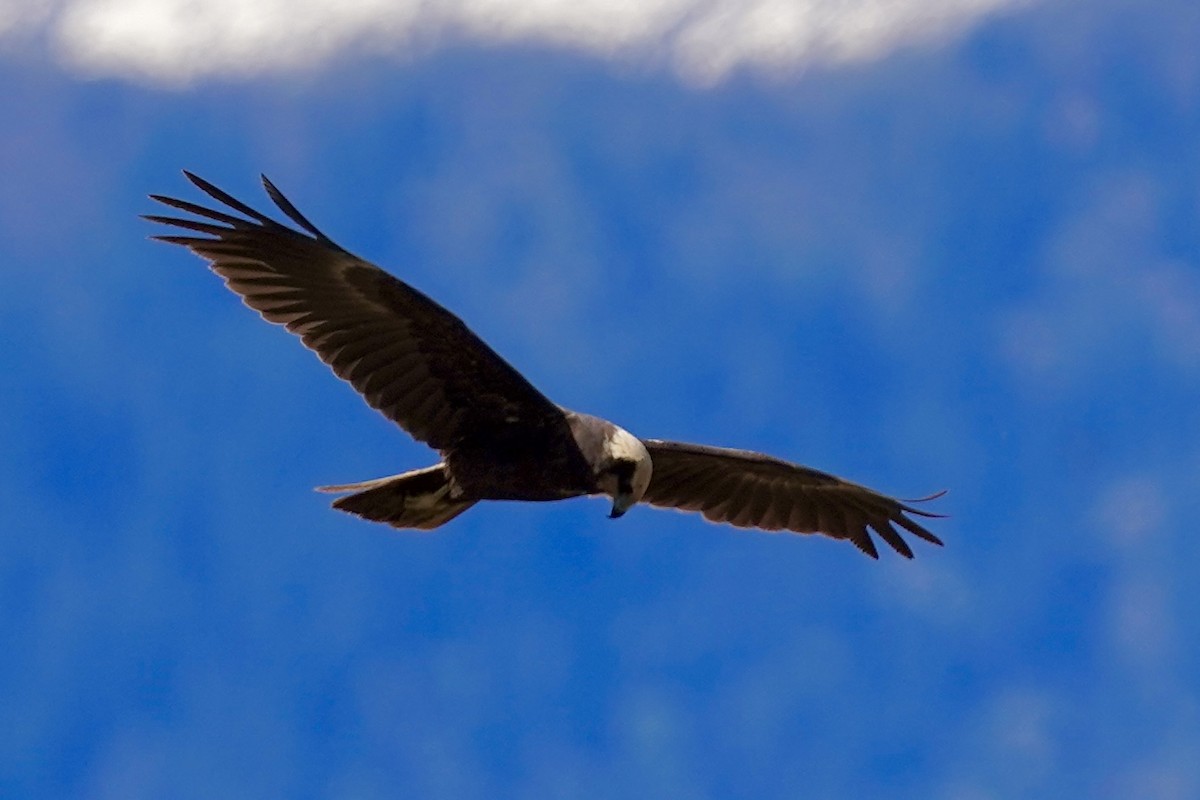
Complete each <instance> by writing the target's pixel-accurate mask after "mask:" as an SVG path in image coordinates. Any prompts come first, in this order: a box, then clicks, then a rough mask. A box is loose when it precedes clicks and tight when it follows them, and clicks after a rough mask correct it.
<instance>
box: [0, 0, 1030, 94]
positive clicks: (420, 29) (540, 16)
mask: <svg viewBox="0 0 1200 800" xmlns="http://www.w3.org/2000/svg"><path fill="white" fill-rule="evenodd" d="M1025 2H1027V0H641V1H640V2H638V1H636V0H342V1H341V2H338V3H330V2H327V0H254V1H253V2H244V0H206V2H199V0H60V2H57V3H55V2H52V0H7V1H6V2H5V3H4V4H3V6H0V37H2V36H4V35H5V34H6V33H10V32H12V31H15V30H18V29H21V28H25V29H28V28H30V27H35V28H37V29H40V30H44V31H45V32H46V34H47V37H46V38H47V39H48V40H49V41H51V42H53V43H54V45H55V47H56V49H57V52H58V54H59V56H60V57H61V58H62V59H63V60H64V61H65V62H66V63H68V64H70V65H71V66H72V67H73V68H75V69H77V70H79V71H81V72H83V73H86V74H89V75H103V76H123V77H130V78H135V79H138V80H143V81H148V82H155V83H184V82H187V81H191V80H195V79H199V78H204V77H207V76H216V75H223V76H240V75H250V74H256V73H262V72H279V71H291V70H296V69H300V68H311V67H312V66H314V65H320V64H322V63H324V62H326V61H327V60H328V59H330V58H332V57H335V56H338V55H353V54H355V53H360V52H372V53H380V52H387V53H404V52H411V51H413V50H423V49H426V48H428V47H430V46H432V45H435V44H436V43H438V42H439V41H446V40H451V39H463V38H465V39H468V40H471V41H478V42H483V43H511V42H531V43H545V44H551V45H556V46H563V47H569V48H575V49H579V50H583V51H585V52H589V53H593V54H596V55H599V56H602V57H609V58H614V59H632V60H636V61H649V62H652V63H653V62H666V63H670V64H672V65H673V66H674V67H675V68H677V69H678V70H679V72H680V73H681V74H682V75H684V76H685V77H687V78H689V79H692V80H696V81H701V82H708V81H713V80H717V79H720V78H721V77H723V76H724V75H726V74H728V73H729V72H730V71H731V70H733V69H736V68H738V67H741V66H746V65H749V66H754V67H758V68H766V69H795V68H799V67H802V66H804V65H805V64H809V63H815V62H825V63H839V62H846V61H856V60H866V59H870V58H874V57H877V56H880V55H883V54H885V53H887V52H889V51H890V50H892V49H894V48H895V47H897V46H901V45H903V44H906V43H909V42H919V41H928V40H932V39H937V38H940V37H944V36H947V35H950V34H953V33H955V32H957V31H960V30H962V29H963V28H965V27H967V26H968V25H970V24H972V23H974V22H976V21H978V20H979V19H981V18H982V17H983V16H985V15H986V14H988V13H990V12H993V11H996V10H998V9H1002V8H1009V7H1014V6H1017V5H1020V4H1023V3H1025Z"/></svg>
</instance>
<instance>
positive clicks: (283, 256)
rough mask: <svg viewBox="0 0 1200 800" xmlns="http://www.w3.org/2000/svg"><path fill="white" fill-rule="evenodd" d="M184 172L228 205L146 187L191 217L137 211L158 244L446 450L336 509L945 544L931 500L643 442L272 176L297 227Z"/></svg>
mask: <svg viewBox="0 0 1200 800" xmlns="http://www.w3.org/2000/svg"><path fill="white" fill-rule="evenodd" d="M184 174H185V175H186V176H187V177H188V179H189V180H191V182H192V183H193V184H195V185H196V186H197V187H198V188H199V189H200V190H202V191H203V192H204V193H205V194H207V195H208V196H209V197H210V198H212V199H213V200H215V201H217V202H218V203H220V204H221V205H222V206H224V208H223V209H220V210H218V209H216V208H209V207H206V206H203V205H198V204H196V203H192V202H188V201H187V200H179V199H176V198H172V197H165V196H162V195H151V198H152V199H154V200H156V201H158V202H160V203H163V204H165V205H167V206H171V207H172V208H174V209H177V210H179V211H182V212H185V213H186V214H189V215H191V216H189V217H179V216H162V215H157V214H151V215H146V217H145V218H146V219H148V220H150V221H152V222H156V223H162V224H165V225H170V226H174V227H175V228H181V229H183V230H184V231H187V232H188V233H187V234H186V235H179V234H172V235H158V236H155V237H153V238H155V239H159V240H161V241H164V242H170V243H173V244H178V245H182V246H184V247H186V248H188V249H190V250H192V251H193V252H194V253H196V254H197V255H199V256H200V257H202V258H204V259H206V260H207V261H208V262H209V266H210V267H211V268H212V270H213V271H214V272H216V273H217V274H218V275H219V276H221V278H223V279H224V281H225V284H226V285H227V286H228V287H229V288H230V289H232V290H233V291H234V292H236V293H237V294H238V295H240V296H241V297H242V300H243V301H244V302H245V304H246V305H248V306H249V307H250V308H252V309H254V310H255V311H257V312H258V313H259V314H261V315H262V317H263V318H264V319H266V320H267V321H268V322H273V323H276V324H279V325H283V326H285V327H286V328H287V329H288V330H289V331H291V332H292V333H294V334H296V335H297V336H299V337H300V338H301V340H303V342H304V344H305V345H306V346H307V347H308V348H310V349H311V350H313V351H315V352H316V354H317V355H318V356H319V357H320V358H321V360H322V361H324V362H325V363H326V364H328V365H329V366H330V367H331V368H332V369H333V371H334V372H335V373H336V374H337V375H338V377H340V378H342V379H344V380H346V381H348V382H349V383H350V384H351V385H352V386H353V387H354V388H355V389H356V390H357V391H358V392H359V394H361V395H362V396H363V398H364V399H366V401H367V403H368V404H369V405H371V406H372V407H373V408H375V409H378V410H379V411H380V412H382V413H383V414H384V416H386V417H388V418H389V419H391V420H392V421H393V422H395V423H397V424H398V425H399V426H400V427H401V428H403V429H404V430H406V431H408V433H409V434H410V435H411V436H412V437H413V438H414V439H416V440H417V441H420V442H424V443H426V444H428V445H429V446H430V447H431V448H433V449H435V450H437V451H438V452H439V453H440V454H441V461H439V462H438V463H437V464H434V465H433V466H430V467H425V468H423V469H416V470H412V471H410V472H405V473H403V474H400V475H393V476H390V477H385V478H378V479H376V480H370V481H364V482H362V483H350V484H345V485H342V486H326V487H320V490H321V491H328V492H334V493H341V494H342V495H343V496H342V497H339V498H338V499H337V500H335V501H334V503H333V506H334V508H337V509H340V510H342V511H347V512H349V513H351V514H356V515H358V516H360V517H363V518H365V519H368V520H373V521H376V522H384V523H387V524H388V525H391V526H393V527H396V528H419V529H422V530H429V529H432V528H437V527H438V526H440V525H443V524H445V523H447V522H449V521H450V520H452V519H454V518H455V517H457V516H458V515H459V514H461V513H463V512H464V511H466V510H467V509H469V508H470V507H471V506H473V505H475V504H476V503H477V502H479V501H481V500H526V501H544V500H562V499H565V498H570V497H580V496H586V495H608V496H609V497H611V498H612V511H611V513H610V515H609V516H611V517H613V518H616V517H620V516H621V515H623V514H624V513H625V512H626V511H628V510H629V508H630V507H631V506H632V505H634V504H635V503H637V502H639V501H640V502H645V503H649V504H650V505H653V506H660V507H663V508H675V509H681V510H684V511H699V512H700V513H702V514H703V515H704V516H705V517H706V518H707V519H709V520H711V521H713V522H718V523H729V524H731V525H735V526H737V527H742V528H759V529H762V530H767V531H781V530H783V531H792V532H795V533H822V534H825V535H827V536H831V537H833V538H835V539H848V540H849V541H851V542H853V543H854V544H855V545H856V546H857V547H858V548H859V549H860V550H862V551H863V552H864V553H866V554H867V555H869V556H871V557H872V558H878V557H879V555H878V552H877V551H876V548H875V544H874V542H873V540H872V538H871V536H870V533H869V532H868V531H874V532H875V534H876V535H878V536H879V537H880V538H881V539H883V541H885V542H887V543H888V544H889V545H890V546H891V547H892V548H893V549H894V550H895V551H896V552H898V553H900V554H901V555H902V556H905V557H907V558H912V555H913V553H912V549H911V548H910V547H909V546H908V543H907V542H906V541H905V540H904V539H903V538H901V536H900V534H899V532H898V531H897V530H896V526H898V527H900V528H903V529H904V530H906V531H908V532H909V533H911V534H913V535H915V536H917V537H919V538H921V539H924V540H925V541H927V542H931V543H933V544H937V545H940V544H941V541H940V540H939V539H938V538H937V537H936V536H934V535H933V534H932V533H930V532H929V531H928V530H926V529H925V528H924V527H922V526H921V525H920V524H918V523H917V522H915V521H914V520H913V519H912V518H911V516H910V515H917V516H921V517H937V516H940V515H938V514H932V513H930V512H928V511H923V510H919V509H917V508H915V507H913V505H911V503H917V502H924V501H925V500H930V499H933V498H934V497H937V496H938V495H933V496H931V497H927V498H923V499H922V500H914V501H908V502H902V501H899V500H896V499H894V498H891V497H887V496H885V495H882V494H879V493H878V492H875V491H873V490H871V489H868V488H867V487H865V486H860V485H858V484H854V483H850V482H849V481H845V480H842V479H841V478H837V477H835V476H833V475H829V474H826V473H824V472H818V471H817V470H814V469H810V468H808V467H802V466H799V465H797V464H791V463H788V462H787V461H782V460H780V459H777V458H772V457H771V456H767V455H763V454H761V453H754V452H749V451H746V450H730V449H725V448H720V447H709V446H706V445H698V444H685V443H683V442H668V441H662V440H659V439H639V438H638V437H636V436H634V435H633V434H631V433H629V432H628V431H626V430H624V429H622V428H620V427H618V426H616V425H614V424H612V423H611V422H608V421H606V420H603V419H599V418H597V417H593V416H589V415H587V414H580V413H577V412H574V411H570V410H568V409H565V408H563V407H561V406H558V405H556V404H555V403H553V402H551V401H550V400H549V399H547V398H546V397H545V396H544V395H543V394H542V393H541V392H539V391H538V390H537V389H536V388H534V386H533V385H532V384H531V383H530V382H529V381H528V380H526V379H525V378H524V377H523V376H522V375H521V374H520V373H519V372H517V371H516V370H515V369H514V368H513V367H511V366H510V365H509V364H508V362H506V361H505V360H504V359H503V358H501V357H500V356H499V355H497V354H496V352H495V351H494V350H492V349H491V348H490V347H489V346H488V345H487V344H485V343H484V342H483V340H482V339H480V338H479V337H478V336H476V335H475V334H474V333H472V332H471V330H470V329H468V328H467V326H466V325H465V324H463V322H462V320H460V319H459V318H458V317H456V316H455V315H454V314H452V313H451V312H450V311H447V310H446V309H445V308H443V307H442V306H440V305H438V304H437V303H436V302H434V301H433V300H432V299H430V298H429V297H427V296H425V295H424V294H422V293H421V292H419V291H417V290H416V289H414V288H413V287H411V286H409V285H408V284H407V283H405V282H403V281H401V280H399V279H397V278H395V277H393V276H392V275H390V274H388V273H387V272H384V271H383V270H382V269H380V268H379V267H377V266H375V265H374V264H371V263H369V262H367V261H364V260H363V259H361V258H359V257H357V256H355V255H353V254H351V253H350V252H348V251H346V250H344V249H342V248H341V247H340V246H338V245H337V244H335V243H334V242H333V241H332V240H331V239H330V238H329V237H328V236H326V235H325V234H323V233H321V231H319V230H318V229H317V228H316V226H314V225H313V224H312V223H311V222H309V221H308V220H307V219H306V218H305V217H304V215H302V214H301V213H300V212H299V211H297V210H296V207H295V206H294V205H292V203H291V202H290V201H289V200H288V199H287V198H285V197H284V196H283V194H282V193H280V191H279V190H278V189H276V188H275V186H274V185H273V184H272V183H271V182H270V181H269V180H267V178H266V176H263V177H262V182H263V186H264V188H265V189H266V192H267V195H268V196H269V197H270V198H271V200H273V201H274V202H275V205H276V206H278V207H279V209H280V210H281V211H282V212H283V213H284V214H285V215H286V216H287V217H288V218H290V219H291V221H292V222H293V223H294V224H295V226H296V227H290V226H287V225H283V224H280V223H279V222H277V221H275V220H274V219H272V218H270V217H268V216H266V215H264V214H262V213H259V212H258V211H255V210H254V209H253V208H250V207H249V206H247V205H246V204H244V203H242V202H240V201H239V200H236V199H234V198H233V197H231V196H230V195H228V194H226V193H225V192H223V191H221V190H220V189H218V188H217V187H216V186H214V185H212V184H211V183H209V182H208V181H205V180H204V179H202V178H199V177H197V176H195V175H193V174H192V173H190V172H186V171H185V172H184ZM239 215H240V216H239Z"/></svg>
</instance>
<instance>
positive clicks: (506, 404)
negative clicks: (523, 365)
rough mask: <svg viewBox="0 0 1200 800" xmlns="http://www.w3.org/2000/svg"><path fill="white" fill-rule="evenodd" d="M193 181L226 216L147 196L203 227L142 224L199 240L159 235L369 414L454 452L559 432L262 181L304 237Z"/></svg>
mask: <svg viewBox="0 0 1200 800" xmlns="http://www.w3.org/2000/svg"><path fill="white" fill-rule="evenodd" d="M184 174H185V175H187V177H188V179H189V180H191V182H192V183H194V184H195V185H196V186H198V187H199V188H200V189H201V190H203V191H204V192H205V193H206V194H208V195H209V196H210V197H212V198H213V199H214V200H216V201H218V202H220V203H222V204H224V205H225V206H227V207H228V208H229V210H232V211H236V212H237V213H238V214H241V215H243V216H244V217H247V218H248V219H243V218H242V217H238V216H234V215H233V214H230V213H228V212H227V211H224V210H222V211H218V210H215V209H211V208H206V207H204V206H201V205H197V204H195V203H189V202H187V201H186V200H177V199H175V198H172V197H163V196H161V195H151V197H152V198H153V199H154V200H157V201H158V202H160V203H164V204H165V205H168V206H171V207H172V208H176V209H179V210H181V211H185V212H187V213H189V214H192V215H194V216H196V217H199V218H201V219H191V218H181V217H171V216H159V215H147V216H146V219H148V220H151V221H152V222H159V223H163V224H165V225H173V226H175V227H177V228H183V229H185V230H187V231H191V232H194V233H197V234H202V235H160V236H155V237H154V238H155V239H159V240H161V241H164V242H171V243H173V244H179V245H183V246H184V247H187V248H188V249H190V250H192V251H193V252H195V253H196V254H197V255H199V256H201V257H202V258H205V259H207V260H208V261H209V262H210V265H211V267H212V270H213V271H214V272H216V273H217V274H218V275H220V276H221V277H222V278H224V279H225V283H226V285H227V286H229V288H230V289H232V290H233V291H234V292H236V293H237V294H239V295H241V297H242V299H243V300H244V301H245V303H246V305H248V306H250V307H251V308H253V309H254V310H255V311H257V312H258V313H260V314H261V315H262V316H263V319H266V320H267V321H268V322H274V323H278V324H280V325H284V326H286V327H287V329H288V330H290V331H291V332H292V333H295V334H296V335H298V336H299V337H300V338H301V339H303V340H304V344H305V345H307V346H308V347H309V348H310V349H312V350H313V351H315V352H316V353H317V355H318V356H320V358H321V360H322V361H324V362H325V363H326V364H328V365H329V366H330V367H332V368H333V371H334V372H335V373H337V375H338V377H340V378H343V379H345V380H347V381H349V382H350V383H351V384H352V385H353V386H354V388H355V389H357V390H358V392H359V393H360V394H361V395H362V396H363V397H364V398H366V401H367V403H369V404H370V405H371V406H372V407H374V408H376V409H378V410H379V411H381V412H383V414H384V415H385V416H387V417H388V418H389V419H391V420H393V421H395V422H396V423H398V424H399V425H400V426H401V427H402V428H404V429H405V430H406V431H408V432H409V433H410V434H412V436H413V438H415V439H417V440H418V441H422V442H426V443H428V444H429V445H430V446H431V447H434V448H436V449H439V450H446V449H449V448H452V447H454V446H455V445H456V444H458V443H460V442H462V441H463V440H464V439H467V438H470V437H472V436H474V435H477V434H479V433H480V432H486V431H489V430H492V429H493V428H497V427H498V428H508V429H509V430H512V429H513V427H514V426H515V427H527V428H530V429H537V430H540V431H543V432H545V431H547V430H548V429H554V428H558V429H561V430H562V431H563V435H567V436H569V432H567V431H566V422H565V419H564V418H563V415H562V412H561V411H560V410H559V409H558V408H557V406H555V405H554V404H553V403H551V402H550V401H549V400H547V399H546V398H545V397H544V396H543V395H542V394H541V393H540V392H539V391H538V390H537V389H535V388H534V387H533V386H532V385H531V384H530V383H529V382H528V381H527V380H525V378H524V377H522V376H521V374H520V373H518V372H517V371H516V370H515V369H513V368H512V367H511V366H509V365H508V364H507V363H506V362H505V361H504V359H502V358H501V357H500V356H499V355H497V354H496V353H495V351H493V350H492V349H491V348H490V347H488V346H487V345H486V344H485V343H484V342H483V341H482V340H481V339H480V338H479V337H478V336H476V335H475V334H474V333H472V332H471V331H470V330H469V329H468V328H467V326H466V325H464V324H463V322H462V320H460V319H459V318H458V317H456V316H454V315H453V314H451V313H450V312H449V311H447V310H446V309H444V308H442V307H441V306H440V305H438V304H437V303H435V302H434V301H433V300H431V299H429V298H428V297H426V296H425V295H424V294H422V293H420V292H418V291H417V290H416V289H413V288H412V287H411V286H409V285H408V284H406V283H404V282H403V281H400V280H397V279H396V278H394V277H392V276H391V275H389V274H388V273H386V272H384V271H383V270H381V269H380V268H379V267H376V266H375V265H374V264H371V263H369V262H367V261H364V260H362V259H361V258H358V257H357V256H355V255H352V254H351V253H349V252H347V251H346V250H343V249H342V248H341V247H339V246H338V245H336V244H334V242H333V241H331V240H330V239H329V237H327V236H325V234H323V233H321V232H320V231H319V230H317V228H316V227H315V226H314V225H313V224H312V223H311V222H309V221H308V220H307V219H305V218H304V216H303V215H302V214H301V213H300V212H299V211H297V210H296V208H295V206H293V205H292V204H291V203H290V202H289V201H288V200H287V198H285V197H284V196H283V195H282V194H281V193H280V192H279V190H278V189H276V188H275V186H274V185H272V184H271V182H270V181H269V180H267V178H266V176H263V179H262V181H263V186H264V187H265V188H266V190H267V194H268V195H269V196H270V197H271V199H272V200H273V201H275V205H277V206H279V208H280V210H282V211H283V213H284V214H286V215H287V216H288V217H289V218H290V219H291V220H292V221H293V222H294V223H295V224H296V225H298V226H299V227H300V228H302V229H303V230H304V232H303V233H302V232H300V231H297V230H294V229H292V228H289V227H286V226H284V225H281V224H279V223H278V222H276V221H275V220H273V219H271V218H269V217H267V216H265V215H263V214H260V213H259V212H257V211H255V210H254V209H252V208H250V207H249V206H247V205H245V204H243V203H241V202H239V201H238V200H236V199H234V198H233V197H231V196H229V195H228V194H226V193H225V192H223V191H221V190H220V189H218V188H217V187H215V186H213V185H212V184H211V183H209V182H208V181H205V180H203V179H202V178H198V177H196V176H195V175H193V174H191V173H190V172H185V173H184Z"/></svg>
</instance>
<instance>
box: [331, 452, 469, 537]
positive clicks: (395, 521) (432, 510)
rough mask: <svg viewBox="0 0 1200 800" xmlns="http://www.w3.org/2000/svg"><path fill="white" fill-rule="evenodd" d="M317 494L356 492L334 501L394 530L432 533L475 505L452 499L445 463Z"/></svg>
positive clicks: (337, 504) (343, 507)
mask: <svg viewBox="0 0 1200 800" xmlns="http://www.w3.org/2000/svg"><path fill="white" fill-rule="evenodd" d="M317 491H318V492H335V493H336V492H353V494H348V495H346V496H345V497H339V498H338V499H337V500H334V501H333V507H334V508H336V509H338V510H339V511H345V512H348V513H350V514H356V515H358V516H360V517H362V518H363V519H369V520H371V521H372V522H386V523H387V524H388V525H391V526H392V527H393V528H419V529H421V530H426V531H427V530H432V529H433V528H436V527H438V526H439V525H444V524H446V523H447V522H449V521H450V520H452V519H454V518H455V517H457V516H458V515H459V514H461V513H463V512H464V511H466V510H467V509H468V508H470V507H471V506H473V505H475V501H474V500H455V499H453V498H451V497H450V476H449V473H447V471H446V465H445V464H435V465H433V466H432V467H426V468H425V469H417V470H413V471H412V472H406V473H404V474H403V475H391V476H389V477H387V478H376V479H375V480H372V481H363V482H362V483H348V484H346V485H344V486H318V487H317Z"/></svg>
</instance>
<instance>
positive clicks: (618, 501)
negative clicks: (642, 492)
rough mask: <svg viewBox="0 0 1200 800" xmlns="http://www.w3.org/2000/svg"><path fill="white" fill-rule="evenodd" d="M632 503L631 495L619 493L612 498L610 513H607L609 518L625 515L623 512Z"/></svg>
mask: <svg viewBox="0 0 1200 800" xmlns="http://www.w3.org/2000/svg"><path fill="white" fill-rule="evenodd" d="M632 505H633V495H632V494H625V493H621V494H618V495H617V496H616V497H614V498H613V505H612V513H610V514H609V515H608V518H609V519H619V518H620V517H623V516H625V512H626V511H628V510H629V507H630V506H632Z"/></svg>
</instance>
